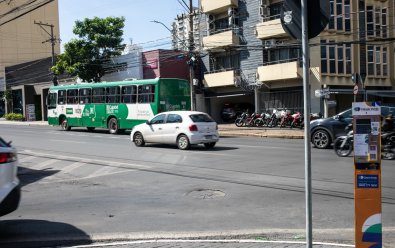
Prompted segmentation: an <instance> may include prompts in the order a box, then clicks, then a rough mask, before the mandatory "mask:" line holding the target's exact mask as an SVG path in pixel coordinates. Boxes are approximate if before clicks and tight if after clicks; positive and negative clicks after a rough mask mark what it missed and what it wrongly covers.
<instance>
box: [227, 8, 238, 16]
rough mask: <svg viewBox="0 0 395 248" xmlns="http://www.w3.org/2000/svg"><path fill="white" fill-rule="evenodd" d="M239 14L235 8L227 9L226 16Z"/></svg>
mask: <svg viewBox="0 0 395 248" xmlns="http://www.w3.org/2000/svg"><path fill="white" fill-rule="evenodd" d="M238 13H239V10H238V9H237V8H229V9H228V16H235V15H237V14H238Z"/></svg>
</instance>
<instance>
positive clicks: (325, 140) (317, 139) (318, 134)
mask: <svg viewBox="0 0 395 248" xmlns="http://www.w3.org/2000/svg"><path fill="white" fill-rule="evenodd" d="M311 141H312V142H313V145H314V146H315V147H317V148H318V149H326V148H328V147H329V145H330V144H331V138H330V137H329V133H328V132H327V131H325V130H321V129H320V130H317V131H314V133H313V134H312V136H311Z"/></svg>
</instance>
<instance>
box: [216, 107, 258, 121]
mask: <svg viewBox="0 0 395 248" xmlns="http://www.w3.org/2000/svg"><path fill="white" fill-rule="evenodd" d="M251 111H254V105H252V104H250V103H225V104H224V107H223V108H222V110H221V119H222V121H224V122H233V121H235V120H236V118H237V116H239V115H241V113H243V112H249V113H251Z"/></svg>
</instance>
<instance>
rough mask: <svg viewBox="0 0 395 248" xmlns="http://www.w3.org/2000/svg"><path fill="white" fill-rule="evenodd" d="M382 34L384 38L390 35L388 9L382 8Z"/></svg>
mask: <svg viewBox="0 0 395 248" xmlns="http://www.w3.org/2000/svg"><path fill="white" fill-rule="evenodd" d="M381 34H382V37H383V38H387V37H388V33H387V9H382V10H381Z"/></svg>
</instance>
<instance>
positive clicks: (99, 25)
mask: <svg viewBox="0 0 395 248" xmlns="http://www.w3.org/2000/svg"><path fill="white" fill-rule="evenodd" d="M124 26H125V18H124V17H106V18H98V17H94V18H93V19H88V18H85V19H84V20H83V21H76V22H75V26H74V29H73V33H74V34H76V35H77V36H78V39H72V40H71V41H70V42H68V43H66V44H65V45H64V53H62V54H60V55H58V56H57V63H56V65H55V66H53V67H52V71H53V72H54V73H55V74H57V75H60V74H63V73H65V72H67V73H68V74H69V75H71V76H78V77H79V78H81V79H82V80H84V81H88V82H91V81H93V82H100V79H101V77H102V76H103V75H104V69H103V64H105V63H106V62H107V61H109V59H110V58H111V57H113V56H118V55H120V54H121V53H122V51H123V49H124V48H125V44H121V43H122V35H123V28H124Z"/></svg>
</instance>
